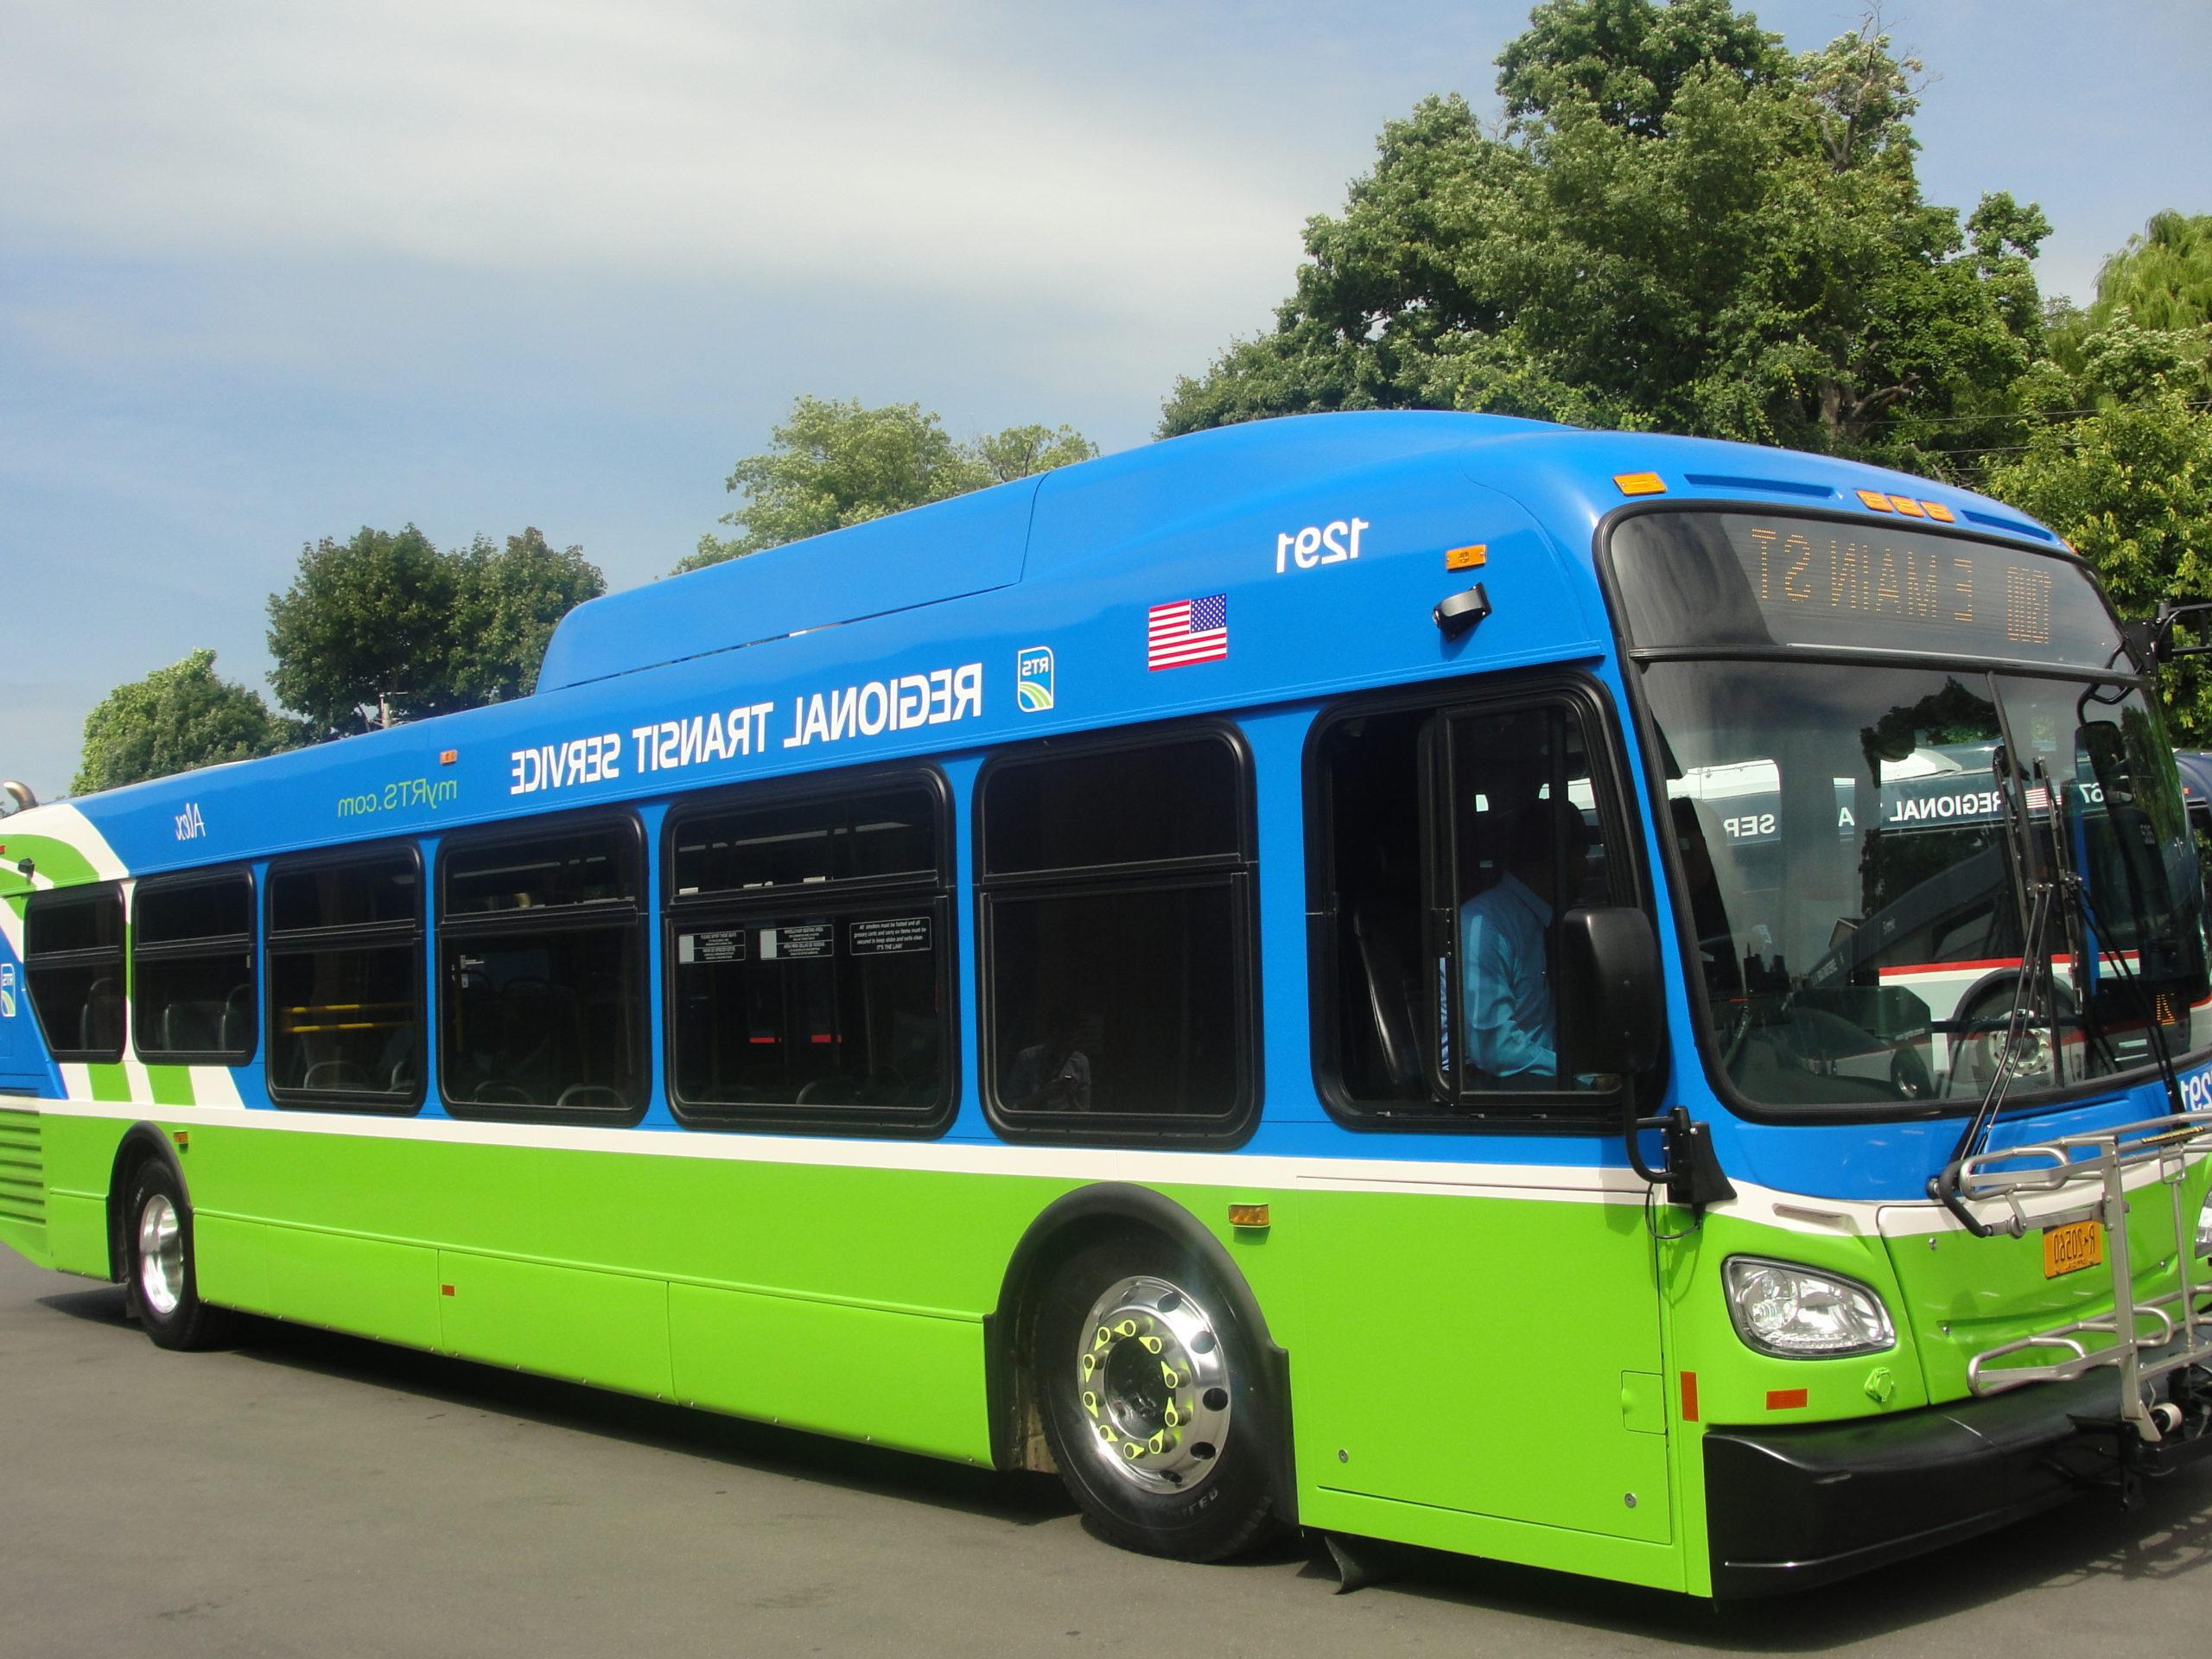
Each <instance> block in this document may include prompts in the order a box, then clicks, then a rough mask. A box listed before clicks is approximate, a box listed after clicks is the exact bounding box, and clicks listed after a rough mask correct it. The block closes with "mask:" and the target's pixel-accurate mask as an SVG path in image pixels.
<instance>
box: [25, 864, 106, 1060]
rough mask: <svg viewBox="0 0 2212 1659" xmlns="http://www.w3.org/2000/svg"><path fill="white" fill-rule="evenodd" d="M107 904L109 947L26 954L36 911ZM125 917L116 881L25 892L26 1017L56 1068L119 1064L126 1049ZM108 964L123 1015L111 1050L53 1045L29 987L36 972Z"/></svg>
mask: <svg viewBox="0 0 2212 1659" xmlns="http://www.w3.org/2000/svg"><path fill="white" fill-rule="evenodd" d="M102 902H108V903H112V904H113V905H114V906H115V943H114V944H112V945H105V944H103V945H94V946H91V947H88V948H84V949H79V950H49V951H47V952H44V953H43V954H42V955H41V956H38V957H34V956H33V955H32V954H31V948H30V944H31V918H32V916H33V914H34V913H35V912H37V911H40V910H50V909H54V908H55V907H56V906H67V905H72V904H81V905H95V904H99V903H102ZM104 966H112V967H113V968H114V969H115V975H116V978H117V979H118V981H119V982H121V985H122V990H121V992H120V996H121V1000H122V1002H123V1011H122V1014H121V1017H120V1019H119V1020H118V1027H117V1032H116V1043H115V1046H114V1048H113V1049H112V1050H110V1049H105V1048H84V1047H81V1046H79V1047H69V1048H63V1047H59V1046H56V1045H55V1044H54V1040H53V1038H52V1037H51V1035H49V1033H48V1031H47V1029H46V1014H45V1012H44V1011H43V1010H42V1009H41V1007H39V998H38V993H37V991H36V990H35V988H34V987H35V983H36V976H37V975H38V973H39V972H40V970H41V969H48V968H99V967H104ZM23 995H25V996H26V997H27V998H29V1001H30V1005H31V1018H32V1019H33V1020H35V1021H36V1022H37V1025H38V1034H39V1037H40V1039H41V1041H43V1042H44V1043H45V1044H46V1052H47V1058H48V1059H50V1060H52V1061H53V1062H54V1064H55V1065H118V1064H119V1063H120V1062H121V1060H122V1058H123V1057H124V1054H126V1053H128V1052H130V1025H131V1017H130V912H129V908H128V906H126V905H125V904H124V895H123V883H122V882H121V881H92V882H86V883H85V884H84V885H83V886H81V887H48V888H46V889H45V890H44V891H42V892H37V893H30V894H29V895H28V896H27V897H26V899H24V901H23Z"/></svg>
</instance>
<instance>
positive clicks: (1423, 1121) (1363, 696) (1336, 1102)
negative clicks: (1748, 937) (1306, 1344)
mask: <svg viewBox="0 0 2212 1659" xmlns="http://www.w3.org/2000/svg"><path fill="white" fill-rule="evenodd" d="M1543 708H1567V709H1573V710H1575V711H1576V712H1577V713H1579V714H1580V716H1581V720H1582V728H1583V736H1584V741H1585V745H1586V749H1587V752H1588V753H1589V757H1590V781H1591V790H1592V798H1593V799H1594V800H1595V802H1596V804H1597V810H1598V816H1599V829H1600V831H1601V833H1602V834H1603V835H1604V836H1605V839H1606V868H1607V869H1608V870H1609V871H1611V872H1617V874H1615V877H1614V888H1613V892H1614V899H1615V902H1616V903H1618V904H1620V905H1623V906H1627V907H1629V908H1632V909H1637V910H1641V911H1643V912H1644V914H1645V915H1646V916H1647V917H1649V916H1650V915H1651V913H1652V907H1653V900H1652V894H1653V891H1654V889H1653V886H1652V880H1651V871H1650V867H1649V860H1648V859H1647V857H1646V855H1645V848H1644V837H1643V826H1642V825H1641V824H1639V823H1637V821H1636V815H1635V810H1634V802H1635V800H1636V798H1637V796H1636V791H1635V789H1634V787H1633V785H1631V783H1630V772H1629V769H1628V766H1627V761H1626V758H1625V747H1624V728H1623V726H1622V722H1621V720H1620V717H1619V712H1618V707H1617V705H1616V702H1615V700H1614V698H1613V696H1612V693H1611V690H1609V689H1608V688H1607V687H1606V685H1605V683H1604V682H1603V681H1601V680H1599V679H1598V678H1597V677H1595V676H1594V675H1592V674H1590V673H1588V672H1586V671H1583V670H1581V669H1579V668H1573V667H1569V666H1566V665H1559V664H1554V665H1548V666H1543V667H1538V668H1533V669H1527V670H1507V671H1502V672H1498V673H1494V674H1484V675H1482V676H1480V677H1477V678H1471V679H1449V680H1431V681H1425V682H1423V683H1421V684H1418V685H1408V686H1399V687H1395V688H1393V689H1391V690H1387V691H1380V692H1363V693H1359V694H1357V695H1355V696H1350V697H1346V698H1344V699H1343V700H1341V701H1339V702H1332V703H1331V704H1330V705H1329V706H1328V707H1327V708H1325V709H1323V710H1322V711H1321V712H1320V713H1319V714H1318V715H1315V716H1314V718H1313V723H1312V724H1311V725H1310V726H1308V727H1307V728H1306V745H1305V753H1304V757H1303V765H1302V771H1303V774H1304V776H1303V784H1304V790H1303V792H1304V798H1305V818H1306V847H1305V851H1306V997H1307V1001H1306V1009H1307V1025H1308V1028H1309V1031H1310V1033H1311V1039H1312V1045H1311V1052H1312V1062H1313V1087H1314V1091H1315V1092H1316V1093H1317V1094H1318V1095H1319V1096H1320V1100H1321V1103H1322V1106H1323V1107H1324V1108H1325V1109H1326V1110H1327V1112H1328V1114H1329V1116H1331V1117H1332V1118H1333V1119H1334V1120H1335V1121H1336V1122H1338V1123H1339V1124H1341V1125H1343V1126H1344V1128H1349V1129H1357V1130H1363V1131H1376V1132H1381V1133H1384V1134H1398V1135H1554V1136H1573V1137H1574V1138H1576V1139H1579V1140H1587V1139H1590V1138H1592V1137H1593V1136H1596V1137H1607V1136H1617V1135H1619V1134H1620V1133H1621V1128H1622V1122H1623V1118H1624V1112H1625V1110H1626V1107H1627V1100H1626V1098H1625V1097H1624V1095H1625V1091H1627V1090H1632V1091H1633V1092H1634V1094H1635V1096H1636V1097H1637V1100H1638V1101H1639V1102H1640V1103H1641V1102H1647V1101H1649V1100H1651V1099H1653V1098H1655V1097H1656V1092H1657V1090H1658V1089H1659V1087H1660V1085H1661V1084H1662V1083H1663V1080H1664V1078H1665V1077H1666V1072H1667V1065H1668V1062H1667V1060H1666V1058H1664V1057H1662V1059H1661V1061H1660V1063H1659V1064H1658V1065H1657V1066H1656V1067H1654V1068H1653V1070H1652V1071H1650V1072H1649V1073H1647V1074H1644V1075H1643V1076H1640V1077H1636V1078H1633V1079H1630V1080H1629V1081H1628V1082H1627V1084H1625V1085H1624V1089H1611V1090H1586V1091H1580V1092H1572V1091H1567V1090H1549V1089H1546V1090H1535V1089H1528V1090H1504V1089H1491V1090H1479V1091H1468V1090H1461V1091H1460V1093H1459V1097H1458V1099H1456V1100H1454V1101H1451V1102H1444V1101H1440V1100H1438V1099H1436V1098H1435V1097H1434V1096H1433V1095H1432V1096H1431V1097H1430V1098H1429V1099H1428V1100H1427V1101H1402V1102H1396V1101H1392V1102H1383V1101H1363V1100H1360V1099H1358V1098H1357V1097H1356V1096H1353V1095H1352V1094H1351V1092H1350V1090H1348V1089H1347V1088H1346V1087H1345V1085H1344V1077H1343V1074H1342V1072H1341V1071H1340V1070H1339V1069H1338V1052H1339V1046H1340V1043H1341V1039H1342V1031H1341V1028H1340V1027H1339V1025H1338V1019H1337V1014H1338V992H1337V987H1338V969H1339V965H1340V964H1339V963H1338V952H1337V948H1336V926H1335V923H1336V913H1335V910H1334V908H1333V904H1334V899H1335V893H1334V888H1333V885H1332V867H1331V862H1330V859H1329V856H1328V855H1329V851H1330V841H1329V835H1330V828H1329V824H1328V823H1327V818H1326V793H1325V791H1324V790H1323V788H1322V787H1321V782H1322V779H1321V749H1322V743H1323V741H1324V740H1325V738H1326V736H1327V735H1328V734H1329V732H1330V731H1331V730H1332V728H1335V727H1336V726H1338V725H1339V724H1341V723H1342V722H1344V721H1347V720H1356V719H1360V718H1363V717H1365V716H1369V715H1383V714H1404V713H1410V712H1414V711H1418V710H1423V709H1426V710H1427V711H1429V712H1430V713H1432V714H1436V715H1446V714H1449V715H1463V714H1473V715H1483V714H1491V713H1510V712H1512V711H1514V710H1516V709H1543ZM1423 810H1426V808H1425V807H1424V809H1423ZM1425 839H1426V837H1425V836H1424V840H1425ZM1615 848H1618V849H1619V855H1618V857H1616V856H1615V854H1614V851H1613V849H1615ZM1424 879H1425V878H1424ZM1624 888H1625V890H1626V891H1625V893H1624V892H1623V889H1624ZM1456 949H1457V947H1456V946H1455V947H1454V950H1455V954H1456ZM1562 1101H1568V1102H1573V1103H1574V1105H1573V1109H1571V1110H1562V1109H1561V1103H1562ZM1475 1103H1479V1105H1477V1104H1475Z"/></svg>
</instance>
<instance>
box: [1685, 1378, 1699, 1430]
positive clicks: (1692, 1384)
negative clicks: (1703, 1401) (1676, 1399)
mask: <svg viewBox="0 0 2212 1659" xmlns="http://www.w3.org/2000/svg"><path fill="white" fill-rule="evenodd" d="M1682 1421H1684V1422H1686V1423H1694V1422H1695V1421H1697V1373H1696V1372H1695V1371H1684V1372H1683V1373H1682Z"/></svg>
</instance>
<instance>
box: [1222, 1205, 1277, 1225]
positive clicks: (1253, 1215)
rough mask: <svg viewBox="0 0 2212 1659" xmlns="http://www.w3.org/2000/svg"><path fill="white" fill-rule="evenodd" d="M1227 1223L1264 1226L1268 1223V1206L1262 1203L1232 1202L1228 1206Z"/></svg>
mask: <svg viewBox="0 0 2212 1659" xmlns="http://www.w3.org/2000/svg"><path fill="white" fill-rule="evenodd" d="M1229 1224H1230V1226H1232V1227H1264V1226H1266V1225H1267V1224H1268V1206H1267V1205H1264V1204H1232V1205H1230V1206H1229Z"/></svg>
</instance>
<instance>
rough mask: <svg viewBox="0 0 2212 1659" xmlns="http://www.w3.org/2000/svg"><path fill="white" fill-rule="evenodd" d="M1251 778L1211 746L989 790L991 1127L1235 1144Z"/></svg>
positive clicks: (1243, 1049) (994, 777)
mask: <svg viewBox="0 0 2212 1659" xmlns="http://www.w3.org/2000/svg"><path fill="white" fill-rule="evenodd" d="M1246 775H1247V774H1246V766H1245V761H1244V757H1243V751H1242V748H1241V747H1240V746H1239V745H1237V744H1236V742H1235V741H1234V740H1232V739H1231V738H1230V736H1229V735H1228V734H1226V733H1224V732H1221V731H1218V730H1211V729H1208V730H1201V731H1198V732H1194V733H1184V734H1178V735H1175V736H1173V737H1168V738H1164V739H1161V738H1155V739H1154V740H1152V741H1147V742H1143V743H1140V744H1122V745H1120V746H1116V747H1099V746H1087V747H1060V746H1054V747H1050V748H1040V749H1039V750H1036V751H1033V752H1031V753H1027V754H1025V755H1022V756H1020V758H1018V759H1013V760H1003V761H1000V762H997V763H995V765H994V766H992V767H991V768H990V769H989V770H988V772H986V774H985V777H984V779H983V782H982V786H981V796H980V804H981V813H980V816H981V824H982V828H981V831H980V833H981V836H982V877H981V882H982V917H983V928H984V933H985V947H984V948H985V952H986V955H985V959H984V960H985V970H984V978H985V989H984V1002H985V1012H986V1020H985V1030H986V1031H987V1033H988V1052H987V1065H988V1071H987V1077H988V1101H989V1103H990V1105H991V1107H992V1109H993V1110H994V1111H995V1113H996V1114H997V1115H998V1116H999V1117H1000V1118H1001V1121H1002V1122H1003V1123H1004V1124H1005V1126H1006V1127H1007V1128H1011V1129H1014V1130H1017V1131H1019V1130H1022V1129H1027V1128H1036V1129H1040V1130H1051V1131H1057V1132H1059V1133H1063V1134H1072V1135H1077V1136H1078V1137H1081V1136H1096V1135H1109V1136H1126V1135H1146V1134H1152V1135H1190V1134H1193V1133H1198V1134H1205V1135H1224V1134H1226V1133H1230V1132H1232V1131H1234V1130H1235V1129H1236V1128H1238V1127H1239V1125H1240V1123H1241V1122H1242V1120H1243V1116H1245V1114H1246V1113H1247V1112H1248V1111H1249V1109H1250V1107H1251V1106H1252V1104H1253V1103H1254V1097H1255V1089H1254V1071H1255V1065H1254V1060H1253V1054H1254V1051H1255V1033H1254V1030H1253V1027H1254V1018H1253V1008H1252V1001H1253V998H1252V971H1251V929H1252V917H1251V903H1252V898H1251V880H1252V872H1253V866H1254V859H1253V855H1252V829H1251V808H1250V805H1249V801H1248V799H1247V794H1248V789H1247V782H1246Z"/></svg>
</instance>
